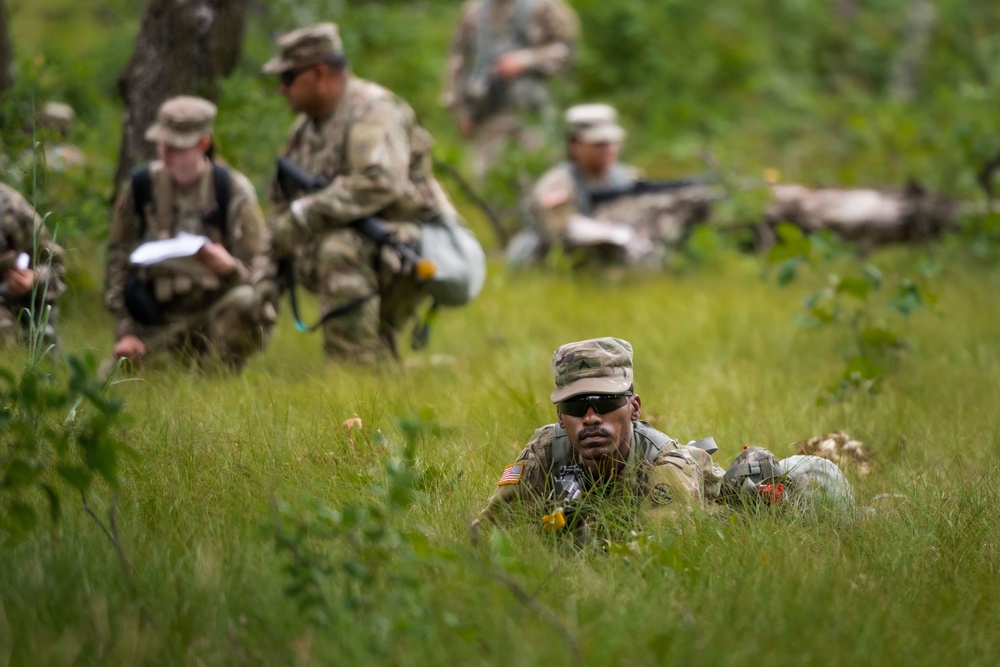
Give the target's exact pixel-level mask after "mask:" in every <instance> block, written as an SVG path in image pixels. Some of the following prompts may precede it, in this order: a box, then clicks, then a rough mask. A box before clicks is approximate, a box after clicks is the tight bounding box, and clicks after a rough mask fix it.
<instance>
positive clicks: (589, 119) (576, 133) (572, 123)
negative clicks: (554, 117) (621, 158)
mask: <svg viewBox="0 0 1000 667" xmlns="http://www.w3.org/2000/svg"><path fill="white" fill-rule="evenodd" d="M566 130H567V132H568V133H569V136H570V137H571V138H573V139H575V140H577V141H582V142H583V143H586V144H605V143H607V144H617V143H621V142H622V141H624V140H625V130H624V129H623V128H622V127H621V126H620V125H619V124H618V112H617V111H615V108H614V107H613V106H611V105H610V104H577V105H576V106H572V107H570V108H569V109H567V110H566Z"/></svg>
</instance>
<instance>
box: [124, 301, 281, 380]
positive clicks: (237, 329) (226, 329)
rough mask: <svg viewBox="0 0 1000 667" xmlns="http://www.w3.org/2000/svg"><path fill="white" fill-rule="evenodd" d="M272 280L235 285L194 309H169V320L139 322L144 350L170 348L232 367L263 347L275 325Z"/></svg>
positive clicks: (240, 365) (183, 354)
mask: <svg viewBox="0 0 1000 667" xmlns="http://www.w3.org/2000/svg"><path fill="white" fill-rule="evenodd" d="M275 298H276V295H275V292H274V291H273V286H272V285H270V284H268V283H261V284H259V285H257V286H251V285H239V286H237V287H234V288H232V289H231V290H229V291H228V292H226V293H225V294H223V295H222V296H221V297H219V299H217V300H216V301H215V303H213V304H212V305H211V306H210V307H209V308H207V309H206V310H203V311H201V312H197V313H183V314H173V313H171V314H168V315H167V316H166V318H167V323H166V324H162V325H157V326H143V327H140V329H139V331H138V332H137V335H138V336H139V338H141V339H142V341H143V343H145V345H146V353H147V355H148V354H154V353H156V352H158V351H162V350H169V351H171V352H173V353H175V354H178V355H180V356H182V357H192V358H195V359H197V360H198V361H199V362H204V361H207V360H211V359H215V360H218V361H221V362H222V363H224V364H225V365H227V366H229V367H230V368H232V369H233V370H236V371H239V370H242V368H243V366H244V365H246V362H247V360H248V359H249V358H250V357H251V356H252V355H253V354H254V353H256V352H261V351H263V349H264V346H265V345H267V342H268V341H269V340H270V338H271V332H272V330H273V329H274V321H275V319H276V311H275V308H274V300H275Z"/></svg>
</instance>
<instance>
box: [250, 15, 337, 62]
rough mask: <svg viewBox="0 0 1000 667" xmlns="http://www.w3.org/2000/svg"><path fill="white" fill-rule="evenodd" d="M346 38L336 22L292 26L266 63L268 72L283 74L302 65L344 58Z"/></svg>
mask: <svg viewBox="0 0 1000 667" xmlns="http://www.w3.org/2000/svg"><path fill="white" fill-rule="evenodd" d="M343 56H344V42H343V41H341V39H340V30H339V29H338V28H337V24H336V23H317V24H316V25H311V26H307V27H305V28H299V29H298V30H293V31H292V32H290V33H288V34H287V35H283V36H282V37H281V38H280V39H279V40H278V55H276V56H275V57H273V58H271V59H270V60H268V61H267V62H266V63H264V68H263V70H264V73H265V74H281V73H282V72H285V71H287V70H290V69H294V68H296V67H301V66H303V65H315V64H317V63H321V62H324V61H326V60H331V59H334V58H342V57H343Z"/></svg>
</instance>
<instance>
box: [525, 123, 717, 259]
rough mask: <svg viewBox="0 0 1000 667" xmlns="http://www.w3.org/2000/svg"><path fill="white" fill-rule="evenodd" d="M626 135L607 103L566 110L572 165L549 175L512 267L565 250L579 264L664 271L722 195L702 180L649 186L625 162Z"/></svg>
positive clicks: (533, 199) (538, 189) (537, 191)
mask: <svg viewBox="0 0 1000 667" xmlns="http://www.w3.org/2000/svg"><path fill="white" fill-rule="evenodd" d="M624 139H625V130H624V129H622V127H621V126H620V125H619V124H618V114H617V112H616V111H615V110H614V108H612V107H610V106H608V105H607V104H581V105H577V106H574V107H571V108H570V109H568V110H567V111H566V151H567V160H566V161H565V162H563V163H561V164H559V165H556V166H555V167H553V168H552V169H550V170H549V171H547V172H546V173H545V174H544V175H543V176H542V177H541V178H540V179H539V181H538V183H537V184H536V185H535V187H534V189H533V191H532V193H531V196H530V197H529V198H528V201H527V202H526V203H525V209H526V210H527V212H528V215H529V222H530V227H529V228H528V229H525V230H524V231H522V232H521V233H519V234H518V235H517V236H515V237H514V239H513V240H512V241H511V243H510V245H509V246H508V249H507V257H508V263H509V264H510V265H511V266H513V267H520V266H527V265H531V264H535V263H537V262H539V261H540V260H542V259H543V258H544V257H545V256H546V255H547V254H548V253H549V251H551V250H553V249H559V250H560V251H561V252H563V253H564V254H568V255H571V256H572V257H573V258H574V259H576V260H579V261H592V260H599V261H603V262H606V263H611V264H624V265H629V266H650V267H657V266H659V265H660V264H662V262H663V259H664V257H665V248H666V246H668V245H679V244H680V243H681V242H682V241H683V240H684V238H685V237H686V235H687V233H688V230H689V228H690V227H691V225H693V224H694V223H696V222H700V221H701V220H703V219H704V218H705V217H707V214H708V204H709V202H710V201H711V200H712V199H713V198H715V197H716V195H715V193H714V192H713V191H712V189H711V188H708V187H707V186H706V184H705V182H704V181H702V180H700V179H688V180H678V181H667V182H649V181H644V180H642V179H641V178H640V176H639V172H638V170H636V169H635V168H633V167H630V166H628V165H625V164H622V163H621V162H619V160H618V156H619V152H620V150H621V144H622V141H623V140H624Z"/></svg>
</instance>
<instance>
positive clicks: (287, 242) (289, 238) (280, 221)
mask: <svg viewBox="0 0 1000 667" xmlns="http://www.w3.org/2000/svg"><path fill="white" fill-rule="evenodd" d="M302 227H303V226H302V224H301V223H300V222H299V221H298V219H297V218H296V217H295V215H294V214H293V213H292V212H291V211H285V212H284V213H282V214H281V215H279V216H278V217H277V219H275V221H274V229H272V230H271V253H272V254H273V255H274V257H276V258H278V259H287V258H289V257H293V256H294V255H295V245H296V241H298V240H299V239H300V238H301V237H302V234H303V228H302Z"/></svg>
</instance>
